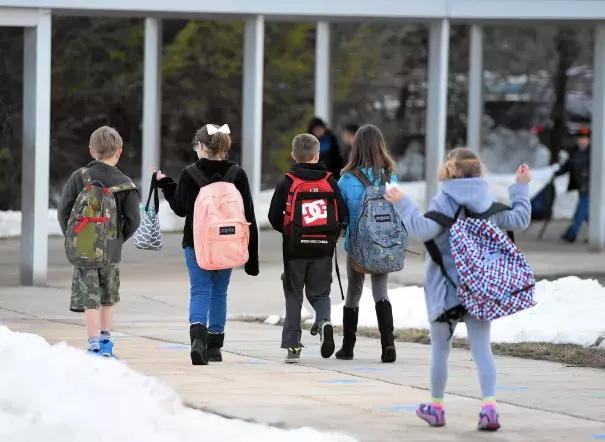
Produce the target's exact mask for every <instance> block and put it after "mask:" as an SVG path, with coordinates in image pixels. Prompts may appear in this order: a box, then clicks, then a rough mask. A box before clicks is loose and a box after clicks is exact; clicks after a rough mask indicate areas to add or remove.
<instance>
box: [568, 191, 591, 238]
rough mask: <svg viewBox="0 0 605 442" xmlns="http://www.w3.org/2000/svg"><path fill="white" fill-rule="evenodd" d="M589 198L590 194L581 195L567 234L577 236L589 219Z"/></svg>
mask: <svg viewBox="0 0 605 442" xmlns="http://www.w3.org/2000/svg"><path fill="white" fill-rule="evenodd" d="M588 211H589V200H588V195H580V199H579V200H578V205H577V207H576V213H575V215H574V217H573V223H572V224H571V226H569V229H567V236H569V237H572V238H577V236H578V235H579V234H580V230H581V229H582V225H583V224H584V223H585V222H587V221H588Z"/></svg>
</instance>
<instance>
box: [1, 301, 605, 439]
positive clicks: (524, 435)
mask: <svg viewBox="0 0 605 442" xmlns="http://www.w3.org/2000/svg"><path fill="white" fill-rule="evenodd" d="M0 323H2V324H4V325H6V326H8V327H9V328H11V329H12V330H16V331H23V332H30V333H35V334H39V335H42V336H43V337H45V338H46V339H47V340H49V341H51V342H57V341H60V340H66V341H68V342H69V343H70V344H72V345H74V346H77V347H80V348H85V347H86V339H85V336H84V329H83V327H82V326H81V325H78V324H69V323H66V322H65V320H59V321H57V320H51V321H45V320H39V319H32V318H31V316H28V315H23V314H20V313H17V312H14V311H13V312H9V311H7V310H3V309H0ZM116 329H117V330H119V332H116V333H115V334H114V336H115V338H116V347H115V349H116V352H119V356H120V357H121V358H122V361H123V362H124V363H125V364H127V365H129V366H130V367H132V368H133V369H135V370H137V371H141V372H143V373H145V374H147V375H150V376H155V377H158V378H160V379H162V380H164V381H166V382H167V383H168V384H170V385H171V386H172V387H173V388H174V389H175V390H176V391H177V392H179V394H180V395H181V396H182V398H183V400H184V401H185V402H187V403H190V404H191V405H193V406H195V407H198V408H202V409H205V410H208V411H214V412H219V413H222V414H225V415H228V416H232V417H237V418H242V419H252V420H256V421H259V422H264V423H269V424H273V425H280V426H284V427H287V428H295V427H301V426H311V427H315V428H318V429H321V430H332V431H338V432H344V433H347V434H350V435H352V436H354V437H356V438H358V439H359V440H361V441H377V442H378V441H400V440H408V441H484V440H487V439H488V438H489V440H498V441H574V442H575V441H582V440H586V441H588V440H595V439H599V438H605V372H603V371H598V370H591V369H581V368H570V367H564V366H561V365H559V364H553V363H547V362H537V361H526V360H522V359H515V358H502V357H499V358H497V365H498V373H499V381H498V382H499V383H498V400H499V404H500V405H499V411H500V414H501V422H502V425H503V428H502V430H501V431H500V432H498V433H496V434H493V435H485V434H480V433H478V432H477V431H476V430H475V425H476V423H477V413H478V410H479V406H480V400H479V398H478V380H477V376H476V370H475V367H474V364H473V362H472V360H471V356H470V353H469V352H467V351H464V350H453V351H452V356H451V359H450V361H451V364H450V381H449V385H448V394H447V398H446V403H447V410H448V425H447V426H446V427H445V428H441V429H431V428H429V427H428V426H427V425H426V424H424V423H423V422H422V421H420V420H419V419H418V418H416V417H415V415H414V407H415V406H416V405H417V404H418V403H419V402H421V401H425V400H426V399H427V398H428V397H429V393H428V391H427V389H428V360H429V357H428V356H429V348H428V347H427V346H422V345H414V344H401V343H398V355H399V359H398V361H397V362H396V363H395V364H381V363H380V362H379V357H380V350H379V342H378V341H376V340H371V339H359V342H358V345H357V348H356V359H355V360H354V361H338V360H336V359H328V360H324V359H322V358H321V356H320V355H319V345H318V342H317V339H316V338H311V337H310V336H309V335H308V334H305V335H304V342H305V345H306V348H305V349H304V351H303V359H302V362H301V364H300V365H298V366H290V365H286V364H285V363H284V362H283V356H284V351H283V350H281V349H280V348H279V337H280V328H279V327H272V326H266V325H259V324H252V323H242V322H236V321H231V322H230V323H229V324H228V332H227V339H226V344H225V349H224V350H225V352H224V358H225V361H224V362H223V363H216V364H211V365H210V366H207V367H194V366H192V365H190V360H189V350H188V345H187V340H188V331H187V326H186V325H184V324H183V322H182V321H175V320H174V319H169V318H166V319H164V320H161V319H159V318H155V319H149V320H144V319H142V318H139V319H135V318H122V319H121V320H120V321H118V323H117V325H116ZM338 339H340V338H338Z"/></svg>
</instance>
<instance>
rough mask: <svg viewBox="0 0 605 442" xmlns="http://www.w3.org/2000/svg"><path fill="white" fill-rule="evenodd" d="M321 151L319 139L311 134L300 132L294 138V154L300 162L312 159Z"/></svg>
mask: <svg viewBox="0 0 605 442" xmlns="http://www.w3.org/2000/svg"><path fill="white" fill-rule="evenodd" d="M317 152H319V140H318V139H317V138H315V136H314V135H311V134H300V135H296V136H295V137H294V140H292V156H293V157H294V159H295V160H296V161H297V162H298V163H307V162H309V161H311V160H312V159H313V158H314V157H315V155H317Z"/></svg>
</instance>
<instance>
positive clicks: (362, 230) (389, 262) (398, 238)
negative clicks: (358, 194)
mask: <svg viewBox="0 0 605 442" xmlns="http://www.w3.org/2000/svg"><path fill="white" fill-rule="evenodd" d="M351 174H352V175H353V176H355V177H356V178H357V179H358V180H359V181H361V182H362V183H363V184H364V185H365V186H366V189H365V192H364V194H363V198H362V200H361V204H360V207H359V218H358V219H357V225H356V226H355V228H354V229H351V232H350V236H349V239H350V252H349V253H350V256H351V260H352V265H353V268H354V269H355V270H356V271H357V272H360V273H366V274H371V273H378V274H383V273H391V272H397V271H399V270H402V269H403V265H404V260H405V252H406V248H407V244H408V233H407V230H406V229H405V226H404V225H403V221H402V220H401V217H400V216H399V213H398V212H397V211H396V210H395V208H394V207H393V205H392V204H391V203H389V202H388V201H386V200H385V199H384V193H385V190H386V187H385V184H384V183H386V180H385V179H384V177H383V179H382V184H381V185H380V186H377V185H375V184H374V183H372V182H371V181H370V180H369V179H368V177H367V176H366V175H365V174H364V173H363V172H361V171H360V170H355V171H353V172H351Z"/></svg>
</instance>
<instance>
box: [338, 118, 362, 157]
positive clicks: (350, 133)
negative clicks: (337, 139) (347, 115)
mask: <svg viewBox="0 0 605 442" xmlns="http://www.w3.org/2000/svg"><path fill="white" fill-rule="evenodd" d="M358 130H359V126H358V125H356V124H347V125H346V126H345V130H344V131H343V133H342V141H343V142H344V144H345V152H346V153H347V154H350V153H351V149H353V140H355V134H356V133H357V131H358Z"/></svg>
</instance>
